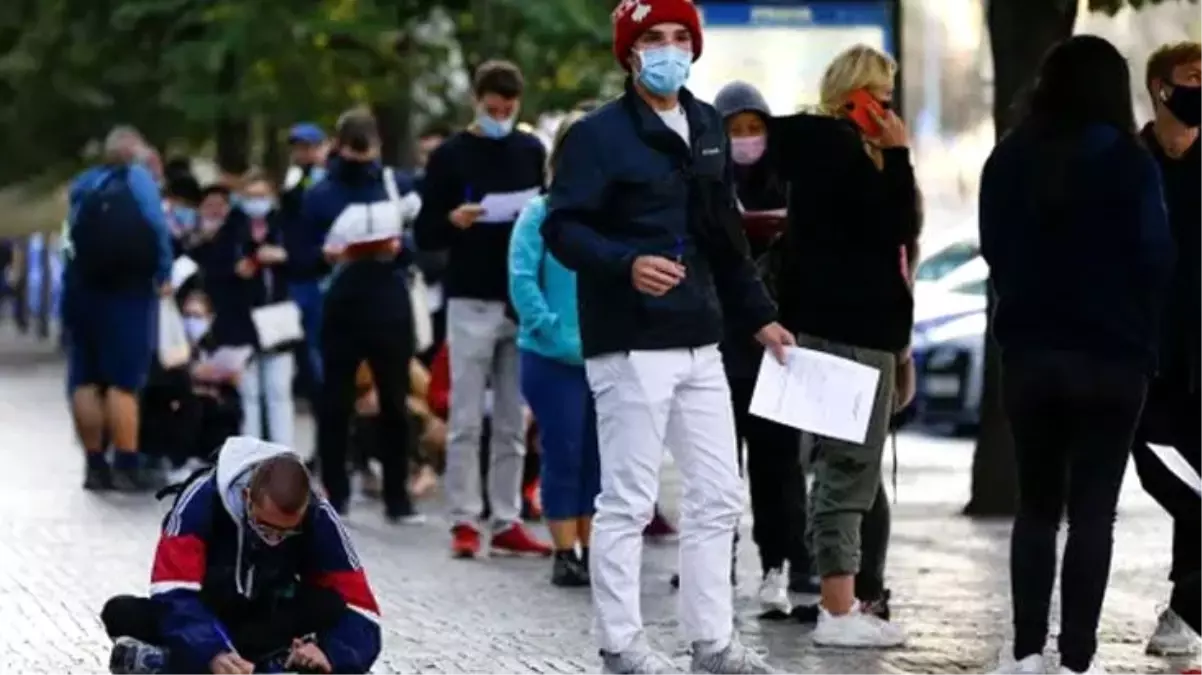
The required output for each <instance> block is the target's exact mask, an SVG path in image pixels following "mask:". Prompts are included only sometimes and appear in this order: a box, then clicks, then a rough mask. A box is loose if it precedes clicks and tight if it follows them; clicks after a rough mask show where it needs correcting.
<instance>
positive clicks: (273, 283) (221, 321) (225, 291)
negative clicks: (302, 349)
mask: <svg viewBox="0 0 1202 675" xmlns="http://www.w3.org/2000/svg"><path fill="white" fill-rule="evenodd" d="M267 245H271V246H282V245H283V231H282V228H281V227H280V224H279V218H278V213H271V214H269V215H268V217H267V231H266V233H265V234H264V237H263V240H262V241H255V240H254V238H253V236H252V232H251V221H250V218H248V217H247V216H246V214H245V213H243V212H242V211H240V210H239V209H236V208H235V209H233V210H232V211H230V215H229V217H228V218H226V221H225V224H224V225H222V226H221V230H220V231H219V232H218V233H217V235H216V236H215V237H214V238H213V240H212V241H211V242H210V243H209V244H208V246H209V251H208V253H207V255H206V256H204V260H205V269H204V275H205V288H206V290H207V291H208V293H209V296H210V297H211V298H212V301H213V309H214V312H215V314H216V316H215V318H214V320H213V328H212V333H213V339H214V340H216V341H217V343H218V344H222V345H231V346H239V345H255V346H257V344H258V332H257V331H256V330H255V325H254V322H253V321H252V320H251V311H252V310H254V309H255V308H257V307H265V306H267V305H271V304H275V303H277V302H284V301H286V300H288V297H289V295H288V283H287V281H288V279H287V275H286V274H285V270H286V269H287V263H281V264H278V265H271V266H260V267H258V268H257V269H256V271H255V274H254V275H253V276H251V277H250V278H247V279H243V278H242V277H240V276H238V275H237V273H236V272H235V271H234V270H235V268H236V266H237V264H238V261H240V260H243V259H246V258H251V259H253V258H254V256H255V253H256V252H257V251H258V249H259V247H260V246H267ZM285 348H287V346H281V347H278V348H277V349H276V350H277V351H278V350H280V349H285Z"/></svg>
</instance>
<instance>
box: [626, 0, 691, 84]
mask: <svg viewBox="0 0 1202 675" xmlns="http://www.w3.org/2000/svg"><path fill="white" fill-rule="evenodd" d="M612 18H613V23H614V58H616V59H617V60H618V63H619V64H621V66H622V67H623V68H625V69H626V70H630V63H629V60H630V50H631V49H632V48H633V47H634V43H635V40H638V39H639V36H640V35H642V34H643V33H644V32H646V31H647V29H649V28H651V27H652V26H655V25H657V24H661V23H679V24H682V25H684V26H685V27H686V28H688V29H689V33H691V34H692V35H693V60H694V61H696V60H697V59H698V58H699V57H700V56H701V17H700V16H699V15H698V14H697V7H696V6H695V5H693V0H622V2H621V4H619V5H618V8H617V9H615V10H614V13H613V17H612Z"/></svg>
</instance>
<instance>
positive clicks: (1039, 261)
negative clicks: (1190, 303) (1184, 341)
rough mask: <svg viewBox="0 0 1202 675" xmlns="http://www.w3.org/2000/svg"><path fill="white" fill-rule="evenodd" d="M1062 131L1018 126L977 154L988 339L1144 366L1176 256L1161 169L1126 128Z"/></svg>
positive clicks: (1151, 356) (1011, 347)
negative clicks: (991, 299)
mask: <svg viewBox="0 0 1202 675" xmlns="http://www.w3.org/2000/svg"><path fill="white" fill-rule="evenodd" d="M1070 133H1072V135H1065V134H1055V135H1047V134H1043V133H1041V132H1040V131H1039V130H1037V129H1036V128H1034V127H1032V126H1029V125H1023V126H1020V127H1018V128H1017V129H1015V130H1014V131H1012V132H1010V134H1009V135H1007V136H1006V138H1004V139H1002V141H1001V142H1000V143H999V144H998V145H997V147H995V148H994V149H993V153H992V154H990V156H989V159H988V161H986V162H985V168H984V170H983V171H982V174H981V200H980V210H981V212H980V227H981V255H983V256H984V257H985V260H986V262H988V263H989V273H990V281H991V283H992V285H993V290H994V292H995V293H996V294H997V306H996V307H995V309H994V316H993V334H994V337H996V338H997V341H998V344H999V345H1000V346H1001V348H1002V350H1003V352H1002V353H1003V356H1004V355H1005V354H1007V353H1010V352H1029V351H1053V350H1054V351H1070V352H1079V353H1084V354H1089V355H1091V356H1095V357H1098V358H1103V359H1107V360H1112V361H1120V362H1124V363H1128V364H1131V365H1133V366H1136V367H1140V368H1144V369H1146V370H1147V372H1148V373H1151V372H1152V370H1153V369H1154V368H1155V364H1156V352H1157V347H1158V342H1159V337H1158V335H1159V332H1158V328H1159V324H1160V319H1161V311H1162V308H1163V306H1164V300H1165V296H1166V295H1167V290H1168V281H1169V278H1170V275H1171V274H1172V268H1173V256H1174V252H1173V239H1172V233H1171V232H1170V230H1169V225H1168V220H1167V217H1166V215H1165V207H1164V197H1163V196H1162V192H1161V183H1160V175H1159V171H1158V170H1157V168H1156V164H1155V162H1154V161H1153V160H1152V157H1151V156H1150V155H1149V154H1148V151H1147V150H1146V149H1144V148H1143V147H1142V144H1140V143H1139V141H1138V140H1137V139H1136V138H1134V137H1132V136H1131V135H1130V134H1126V133H1124V132H1121V131H1119V130H1117V129H1115V128H1113V127H1109V126H1102V125H1097V126H1093V127H1089V128H1087V129H1083V130H1081V131H1080V132H1070ZM1195 227H1196V224H1195ZM1194 348H1195V349H1196V348H1197V345H1194Z"/></svg>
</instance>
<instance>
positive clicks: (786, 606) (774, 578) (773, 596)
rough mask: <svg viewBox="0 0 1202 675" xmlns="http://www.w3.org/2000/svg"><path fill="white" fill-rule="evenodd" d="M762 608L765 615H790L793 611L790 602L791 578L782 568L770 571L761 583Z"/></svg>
mask: <svg viewBox="0 0 1202 675" xmlns="http://www.w3.org/2000/svg"><path fill="white" fill-rule="evenodd" d="M759 598H760V608H761V609H763V610H764V613H765V614H788V613H789V612H791V611H793V603H791V602H789V577H788V576H786V575H785V570H784V569H783V568H781V567H777V568H774V569H770V570H768V572H767V573H765V574H764V580H763V581H761V582H760V592H759Z"/></svg>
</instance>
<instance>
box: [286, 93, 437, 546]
mask: <svg viewBox="0 0 1202 675" xmlns="http://www.w3.org/2000/svg"><path fill="white" fill-rule="evenodd" d="M335 135H336V136H335V137H336V143H335V147H336V152H337V157H336V158H332V159H331V160H330V163H329V164H330V173H329V175H328V176H327V177H326V179H325V180H323V181H322V182H321V183H318V184H317V185H315V186H313V188H312V189H310V190H309V192H308V193H306V194H305V203H304V206H303V209H302V215H303V218H304V221H305V227H306V228H307V229H311V230H312V231H322V232H326V233H327V235H326V237H325V247H324V248H325V254H326V257H327V259H328V260H330V261H331V263H332V264H333V266H334V271H333V273H332V275H331V277H330V281H329V287H328V288H327V289H326V293H325V303H324V305H323V306H322V325H321V328H320V330H321V347H322V362H323V364H324V366H325V379H324V380H323V388H322V393H321V396H320V397H319V404H320V407H319V413H318V423H317V424H318V428H317V434H318V444H317V450H318V461H319V464H320V471H321V479H322V482H323V484H324V485H325V488H326V490H327V494H328V496H329V499H330V502H331V503H332V504H333V506H334V508H335V509H336V510H338V511H339V512H340V513H345V511H346V510H347V508H348V507H349V505H350V496H351V495H350V480H349V477H348V475H347V455H348V439H349V437H350V425H351V417H352V415H353V414H354V405H355V399H356V391H355V375H356V373H357V371H358V369H359V367H360V364H362V363H363V362H364V361H366V362H367V364H368V368H369V369H370V371H371V375H372V380H373V381H374V382H375V385H376V390H377V392H378V399H379V408H380V410H379V415H378V417H377V422H376V433H377V437H378V439H379V442H378V444H379V447H380V448H381V449H382V452H380V453H379V460H380V464H381V469H382V478H383V483H384V485H383V488H384V489H383V495H382V498H383V499H382V500H383V502H384V514H385V517H386V518H387V519H388V520H389V521H391V522H396V523H414V522H418V521H420V520H421V514H419V513H417V512H416V511H415V510H414V507H413V503H412V501H411V499H410V495H409V492H408V476H409V451H410V449H411V448H410V444H409V431H408V429H409V418H408V411H407V407H406V402H407V401H406V399H407V397H408V394H409V361H410V359H411V358H412V357H413V351H414V341H415V334H414V325H415V324H414V321H413V305H412V303H411V302H410V298H409V288H408V282H407V276H406V275H407V268H408V266H409V265H410V264H411V262H412V260H411V256H410V254H409V251H408V250H407V249H406V248H404V247H403V245H402V243H401V241H402V238H403V236H404V234H405V230H406V228H407V226H408V224H409V222H410V221H411V220H412V219H413V218H414V217H415V215H416V213H417V210H418V209H419V208H421V206H420V205H421V200H420V199H419V198H418V196H417V194H416V193H415V192H414V191H413V185H412V182H411V181H410V180H409V179H408V178H407V177H406V176H404V175H403V174H401V173H399V172H397V171H395V170H394V169H393V168H391V167H385V166H383V165H382V164H381V163H380V134H379V129H378V127H377V125H376V120H375V118H374V117H372V115H371V113H370V112H368V111H364V110H357V109H356V110H350V111H347V112H345V113H343V115H342V116H341V117H340V118H339V120H338V126H337V130H336V132H335Z"/></svg>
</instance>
